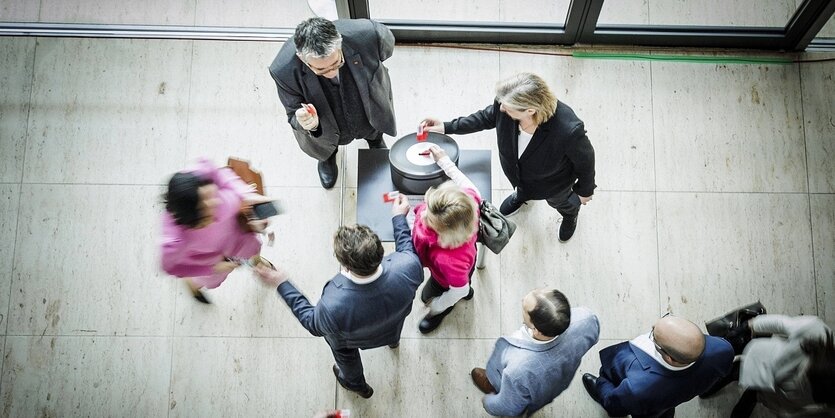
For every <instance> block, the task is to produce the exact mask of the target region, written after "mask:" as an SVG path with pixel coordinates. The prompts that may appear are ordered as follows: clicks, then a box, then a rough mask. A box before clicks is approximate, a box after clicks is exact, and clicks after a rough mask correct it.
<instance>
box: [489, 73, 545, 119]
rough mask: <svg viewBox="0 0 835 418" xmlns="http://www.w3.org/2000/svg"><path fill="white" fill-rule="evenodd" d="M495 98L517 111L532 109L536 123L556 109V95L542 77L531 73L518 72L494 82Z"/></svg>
mask: <svg viewBox="0 0 835 418" xmlns="http://www.w3.org/2000/svg"><path fill="white" fill-rule="evenodd" d="M496 100H497V101H498V102H499V103H502V104H504V105H505V106H510V107H512V108H514V109H516V110H519V111H524V110H526V109H533V110H534V111H535V112H534V114H533V121H534V123H536V124H537V125H541V124H542V123H543V122H545V121H546V120H548V119H551V116H554V112H556V111H557V97H556V96H554V93H552V92H551V89H549V88H548V84H546V83H545V80H543V79H542V77H540V76H538V75H536V74H532V73H519V74H516V75H514V76H512V77H509V78H506V79H504V80H502V81H499V82H498V83H496Z"/></svg>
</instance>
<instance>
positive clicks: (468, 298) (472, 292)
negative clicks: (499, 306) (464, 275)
mask: <svg viewBox="0 0 835 418" xmlns="http://www.w3.org/2000/svg"><path fill="white" fill-rule="evenodd" d="M473 295H475V290H473V287H472V286H470V292H469V293H467V296H464V297H463V299H464V300H470V299H472V298H473Z"/></svg>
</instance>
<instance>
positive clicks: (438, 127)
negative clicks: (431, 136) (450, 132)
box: [420, 118, 444, 134]
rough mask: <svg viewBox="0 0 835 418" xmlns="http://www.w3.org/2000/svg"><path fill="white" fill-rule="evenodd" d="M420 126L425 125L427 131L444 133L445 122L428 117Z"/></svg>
mask: <svg viewBox="0 0 835 418" xmlns="http://www.w3.org/2000/svg"><path fill="white" fill-rule="evenodd" d="M420 126H423V129H424V130H425V131H429V132H437V133H439V134H442V133H444V123H443V122H441V121H440V120H438V119H435V118H426V119H424V120H422V121H420Z"/></svg>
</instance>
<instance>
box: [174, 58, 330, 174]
mask: <svg viewBox="0 0 835 418" xmlns="http://www.w3.org/2000/svg"><path fill="white" fill-rule="evenodd" d="M235 45H236V47H235V48H230V47H229V43H225V42H197V43H195V44H194V64H193V67H192V68H193V70H192V77H191V99H190V101H189V115H188V121H189V122H188V148H187V154H188V157H189V158H195V157H198V156H210V157H212V158H213V159H214V160H215V161H226V158H228V157H229V156H230V155H233V156H238V157H241V158H244V159H248V160H250V161H251V162H252V164H253V166H254V167H255V168H257V169H258V170H260V171H261V172H262V173H263V175H264V182H265V185H266V186H267V187H274V186H296V187H297V186H309V187H319V188H321V185H320V183H319V176H318V174H317V171H316V163H317V161H316V160H315V159H313V158H311V157H309V156H307V155H306V154H305V153H303V152H302V151H301V149H299V146H298V144H297V143H296V139H295V137H293V131H292V129H291V128H290V125H289V124H288V123H287V117H286V115H285V112H284V107H283V106H281V102H279V100H278V94H277V93H276V86H275V82H273V79H272V78H271V77H270V74H269V71H268V70H267V67H268V66H269V65H270V63H271V62H272V60H273V58H274V57H275V54H277V53H278V50H279V48H280V47H281V44H277V43H257V42H238V43H235ZM336 189H338V187H337V188H336ZM336 189H335V190H336Z"/></svg>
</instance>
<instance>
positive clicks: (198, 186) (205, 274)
mask: <svg viewBox="0 0 835 418" xmlns="http://www.w3.org/2000/svg"><path fill="white" fill-rule="evenodd" d="M269 200H270V199H269V198H267V197H265V196H261V195H259V194H256V193H255V192H254V188H253V187H251V186H249V185H247V184H245V183H244V182H243V181H242V180H241V179H240V178H239V177H238V176H237V175H235V173H234V172H233V171H232V170H231V169H229V168H228V167H222V168H218V167H216V166H215V165H214V164H212V163H211V162H210V161H209V160H207V159H200V160H198V162H197V164H196V165H195V166H194V167H192V168H191V169H189V170H187V171H183V172H180V173H177V174H175V175H174V176H173V177H172V178H171V180H170V181H169V183H168V193H166V195H165V209H166V211H165V213H164V214H163V215H162V269H163V270H165V272H166V273H168V274H171V275H174V276H177V277H180V278H183V279H184V280H185V282H186V283H187V284H188V286H189V289H190V290H191V292H192V295H194V298H195V299H197V300H198V301H200V302H203V303H209V301H208V300H207V299H206V297H205V296H204V295H203V293H202V292H201V291H200V289H201V288H203V287H206V288H209V289H214V288H216V287H218V286H220V285H221V283H223V281H224V280H226V276H228V275H229V273H231V272H232V270H234V269H235V268H236V267H237V266H238V265H239V263H238V262H237V261H233V260H236V259H238V258H249V257H252V256H254V255H257V254H258V253H259V252H260V251H261V241H260V239H259V237H258V236H257V233H254V232H249V231H245V230H244V229H243V228H242V226H241V224H240V223H239V222H238V214H239V213H240V211H241V208H242V207H249V206H251V205H254V204H256V203H261V202H267V201H269ZM266 223H267V221H266V220H251V221H249V226H250V228H251V229H252V230H254V231H262V230H263V229H264V228H265V227H266Z"/></svg>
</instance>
